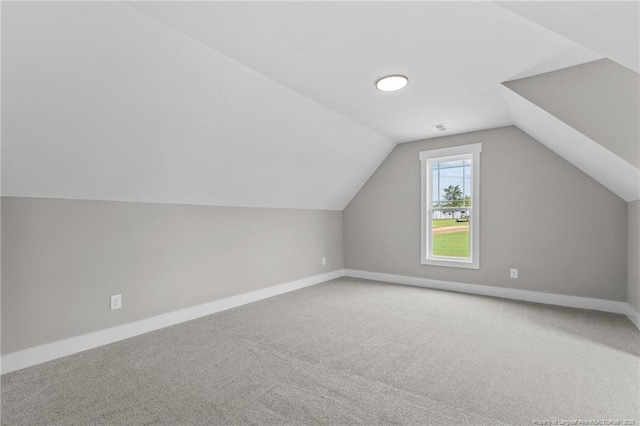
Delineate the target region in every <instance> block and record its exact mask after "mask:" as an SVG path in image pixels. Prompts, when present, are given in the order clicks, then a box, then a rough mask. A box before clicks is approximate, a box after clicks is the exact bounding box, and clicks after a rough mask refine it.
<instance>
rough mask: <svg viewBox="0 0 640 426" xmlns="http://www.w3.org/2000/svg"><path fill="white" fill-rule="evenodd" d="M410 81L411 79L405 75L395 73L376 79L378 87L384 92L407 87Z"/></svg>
mask: <svg viewBox="0 0 640 426" xmlns="http://www.w3.org/2000/svg"><path fill="white" fill-rule="evenodd" d="M408 83H409V79H408V78H407V77H405V76H404V75H400V74H395V75H388V76H386V77H382V78H381V79H380V80H378V81H376V87H377V88H378V90H380V91H382V92H395V91H396V90H400V89H402V88H403V87H405V86H406V85H407V84H408Z"/></svg>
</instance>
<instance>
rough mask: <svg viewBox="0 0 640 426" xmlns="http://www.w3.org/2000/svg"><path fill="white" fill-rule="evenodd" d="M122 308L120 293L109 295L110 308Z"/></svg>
mask: <svg viewBox="0 0 640 426" xmlns="http://www.w3.org/2000/svg"><path fill="white" fill-rule="evenodd" d="M120 308H122V295H121V294H116V295H114V296H111V310H112V311H113V310H114V309H120Z"/></svg>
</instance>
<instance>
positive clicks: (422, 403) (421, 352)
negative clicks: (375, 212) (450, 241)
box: [1, 278, 640, 425]
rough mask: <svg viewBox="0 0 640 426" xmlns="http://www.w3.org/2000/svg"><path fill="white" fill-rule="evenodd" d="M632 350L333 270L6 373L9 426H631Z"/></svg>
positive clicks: (552, 318) (593, 326) (552, 321)
mask: <svg viewBox="0 0 640 426" xmlns="http://www.w3.org/2000/svg"><path fill="white" fill-rule="evenodd" d="M639 356H640V333H639V332H638V331H637V330H636V329H635V328H634V326H633V325H632V324H631V323H630V322H629V321H628V319H626V318H625V317H623V316H620V315H613V314H606V313H600V312H593V311H586V310H578V309H568V308H559V307H552V306H546V305H537V304H530V303H523V302H514V301H507V300H501V299H493V298H488V297H480V296H471V295H463V294H456V293H448V292H442V291H435V290H427V289H421V288H415V287H408V286H400V285H390V284H382V283H376V282H371V281H365V280H357V279H348V278H341V279H338V280H334V281H331V282H328V283H324V284H320V285H317V286H313V287H310V288H307V289H304V290H300V291H296V292H293V293H288V294H285V295H282V296H278V297H275V298H272V299H268V300H264V301H261V302H257V303H253V304H250V305H246V306H243V307H240V308H237V309H233V310H229V311H225V312H221V313H219V314H215V315H211V316H208V317H205V318H202V319H199V320H195V321H191V322H188V323H184V324H180V325H177V326H173V327H170V328H167V329H163V330H160V331H156V332H153V333H149V334H146V335H143V336H139V337H135V338H132V339H129V340H126V341H122V342H119V343H115V344H112V345H109V346H105V347H102V348H98V349H95V350H91V351H87V352H84V353H80V354H77V355H73V356H70V357H66V358H63V359H60V360H56V361H52V362H49V363H47V364H43V365H40V366H36V367H32V368H29V369H25V370H22V371H17V372H14V373H10V374H6V375H4V376H2V379H1V385H2V388H1V393H2V424H6V425H9V424H16V425H36V424H65V425H67V424H74V425H89V424H110V425H115V424H135V425H138V424H166V425H177V424H185V425H186V424H198V425H202V424H265V423H278V424H399V423H403V424H486V425H497V424H522V425H532V424H535V423H534V422H535V421H545V420H572V419H582V420H621V421H622V420H632V421H634V422H635V424H639V423H640V416H639V415H638V405H639V390H638V388H639V382H640V362H639V361H640V357H639ZM538 424H542V423H538ZM549 424H550V423H549Z"/></svg>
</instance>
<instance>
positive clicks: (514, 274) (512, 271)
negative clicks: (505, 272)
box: [509, 268, 518, 278]
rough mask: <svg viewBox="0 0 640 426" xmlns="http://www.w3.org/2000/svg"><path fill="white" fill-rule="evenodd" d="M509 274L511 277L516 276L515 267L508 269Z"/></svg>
mask: <svg viewBox="0 0 640 426" xmlns="http://www.w3.org/2000/svg"><path fill="white" fill-rule="evenodd" d="M509 276H510V277H511V278H518V270H517V269H516V268H511V269H510V270H509Z"/></svg>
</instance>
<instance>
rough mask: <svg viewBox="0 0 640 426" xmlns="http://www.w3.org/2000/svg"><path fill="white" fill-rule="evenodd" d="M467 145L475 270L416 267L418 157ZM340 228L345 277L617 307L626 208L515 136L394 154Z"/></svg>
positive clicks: (418, 145) (458, 139) (434, 143)
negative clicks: (476, 209)
mask: <svg viewBox="0 0 640 426" xmlns="http://www.w3.org/2000/svg"><path fill="white" fill-rule="evenodd" d="M475 142H482V144H483V152H482V154H481V164H482V167H481V178H480V180H481V183H480V192H481V209H480V221H481V225H480V269H479V270H470V269H458V268H449V267H437V266H425V265H421V264H420V161H419V159H418V153H419V152H420V151H423V150H427V149H432V148H442V147H448V146H454V145H462V144H469V143H475ZM344 228H345V236H344V241H345V268H349V269H357V270H365V271H373V272H383V273H390V274H399V275H407V276H414V277H425V278H432V279H439V280H446V281H456V282H463V283H471V284H484V285H491V286H499V287H511V288H518V289H525V290H535V291H542V292H549V293H558V294H567V295H575V296H585V297H594V298H601V299H610V300H618V301H624V300H626V291H627V290H626V271H627V203H625V202H624V201H623V200H622V199H620V198H618V197H617V196H616V195H614V194H613V193H611V192H610V191H608V190H607V189H606V188H604V187H603V186H602V185H600V184H599V183H597V182H596V181H594V180H593V179H591V178H590V177H588V176H587V175H586V174H584V173H583V172H581V171H580V170H578V169H577V168H575V167H574V166H572V165H571V164H569V163H568V162H566V161H565V160H563V159H562V158H560V157H559V156H557V155H556V154H554V153H553V152H552V151H550V150H549V149H547V148H546V147H545V146H543V145H542V144H540V143H539V142H537V141H536V140H534V139H532V138H531V137H529V136H528V135H526V134H525V133H523V132H522V131H520V130H518V129H517V128H515V127H503V128H499V129H492V130H485V131H480V132H474V133H467V134H462V135H454V136H449V137H443V138H438V139H430V140H426V141H419V142H412V143H407V144H400V145H398V146H397V147H396V148H395V149H394V150H393V151H392V152H391V154H390V155H389V157H387V159H386V160H385V161H384V163H382V165H381V166H380V167H379V168H378V170H377V171H376V172H375V173H374V174H373V176H372V177H371V178H370V179H369V181H368V182H367V183H366V184H365V186H364V187H363V188H362V189H361V190H360V192H359V193H358V194H357V195H356V197H355V198H354V199H353V200H352V201H351V203H350V204H349V205H348V206H347V208H346V209H345V211H344ZM512 267H513V268H519V270H520V271H519V272H520V278H519V279H510V278H509V268H512Z"/></svg>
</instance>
